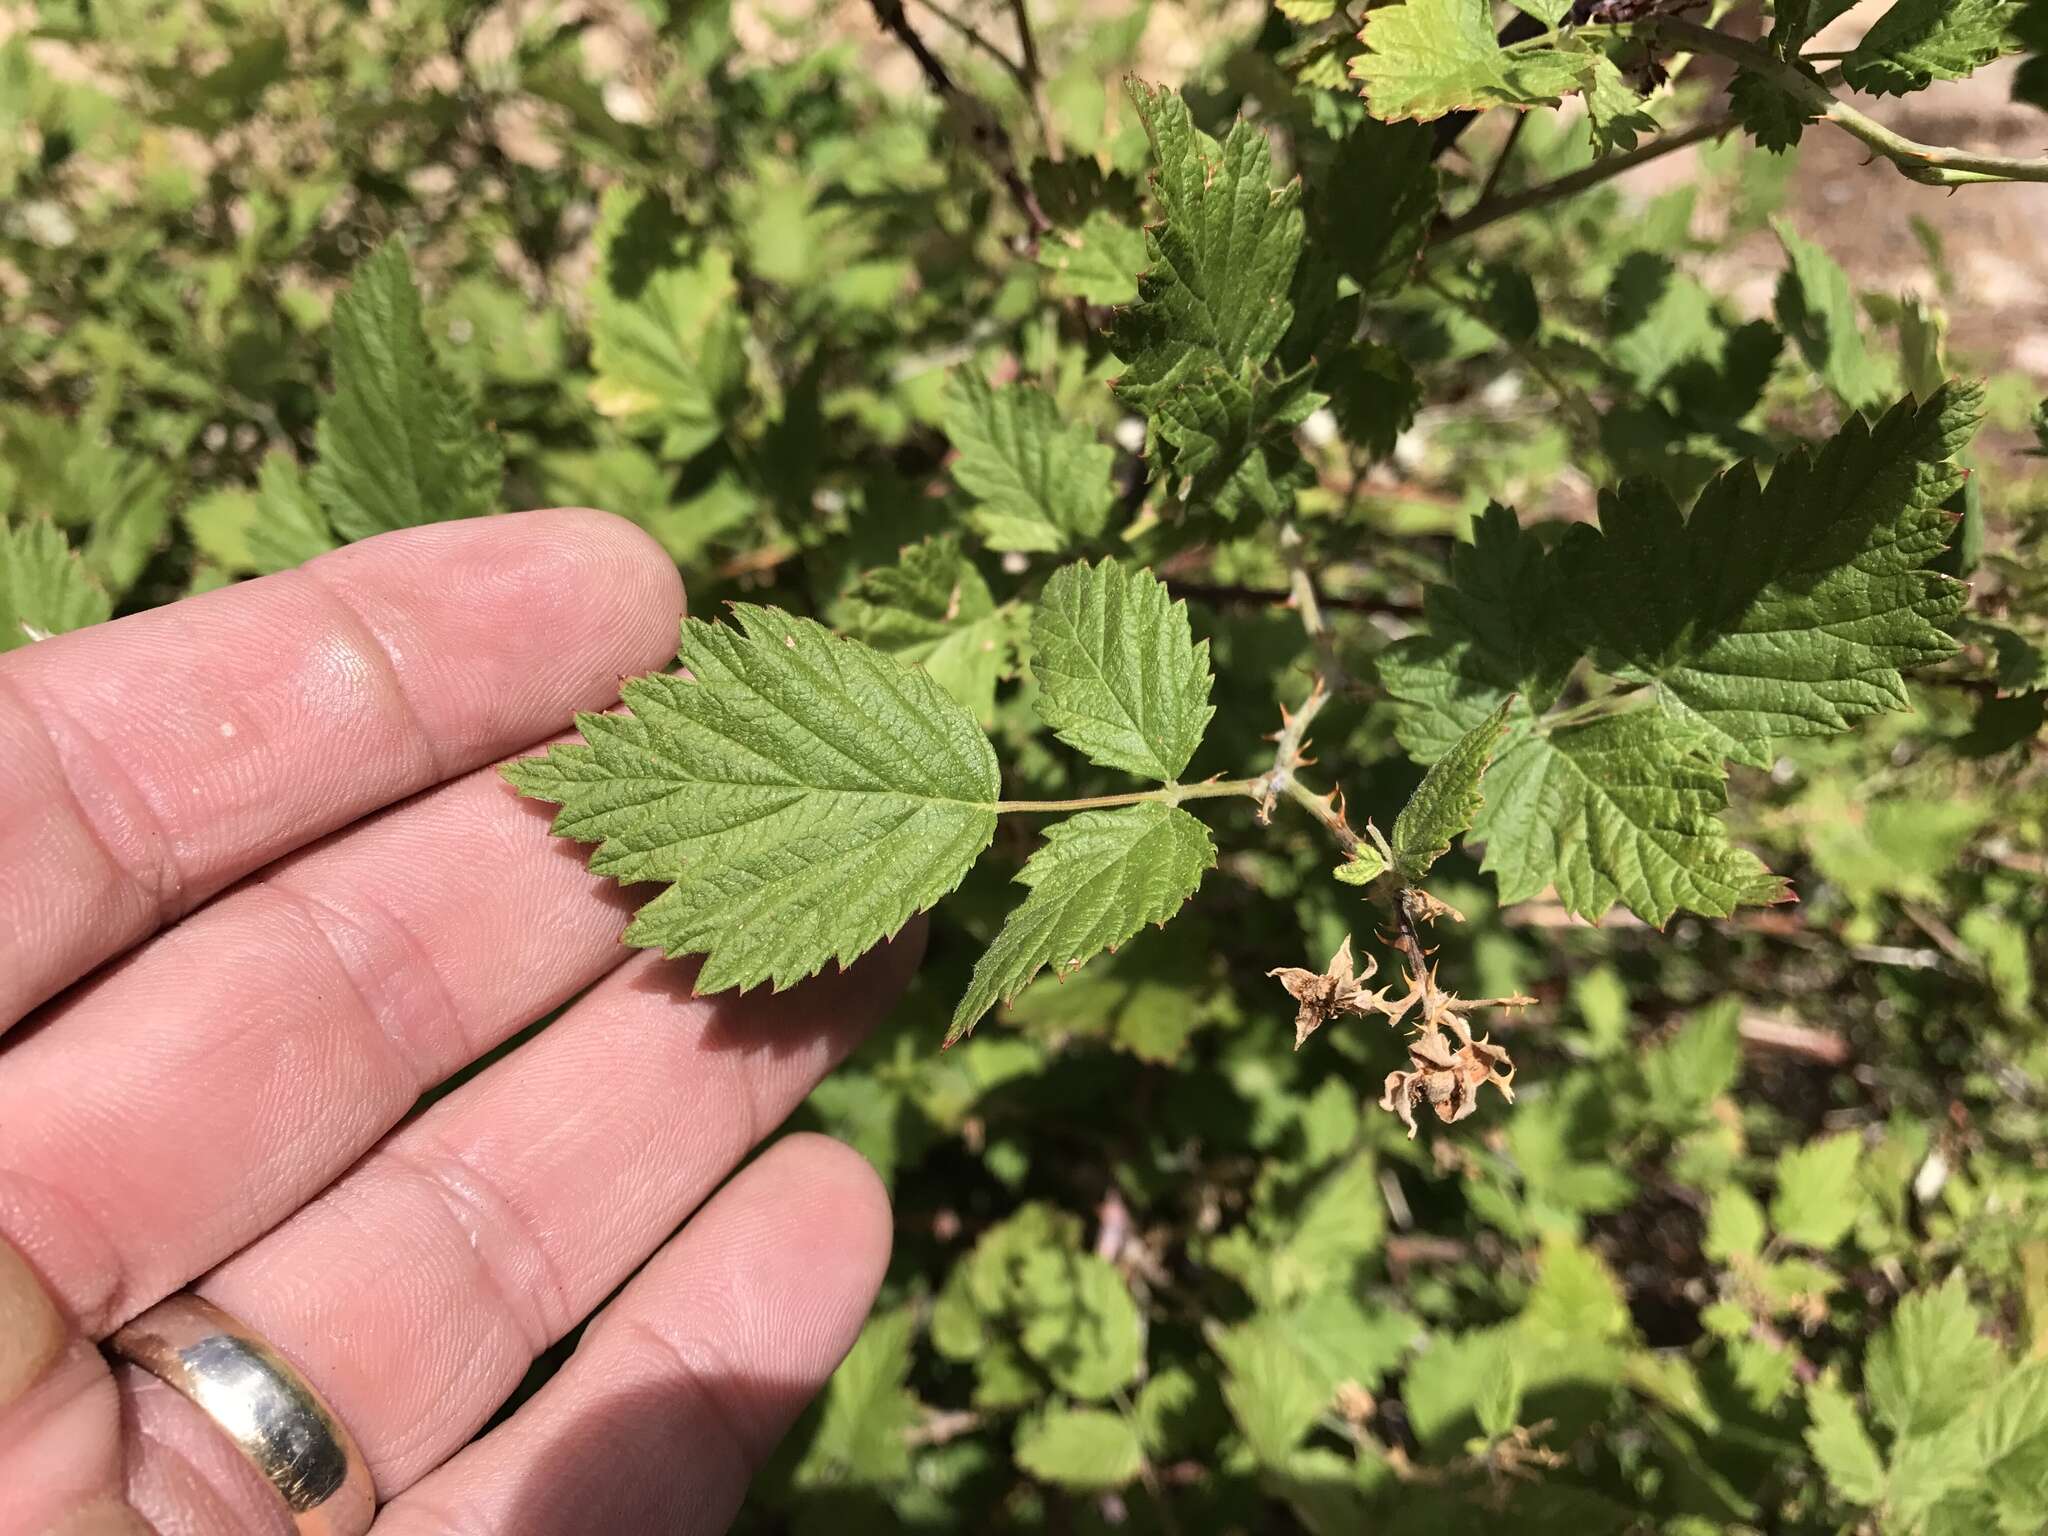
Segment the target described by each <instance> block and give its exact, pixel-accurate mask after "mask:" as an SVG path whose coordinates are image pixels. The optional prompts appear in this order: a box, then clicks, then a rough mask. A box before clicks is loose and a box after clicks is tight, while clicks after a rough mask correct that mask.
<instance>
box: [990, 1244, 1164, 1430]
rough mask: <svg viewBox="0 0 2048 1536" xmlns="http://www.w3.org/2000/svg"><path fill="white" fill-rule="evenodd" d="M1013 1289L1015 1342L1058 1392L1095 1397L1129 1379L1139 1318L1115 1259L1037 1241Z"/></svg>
mask: <svg viewBox="0 0 2048 1536" xmlns="http://www.w3.org/2000/svg"><path fill="white" fill-rule="evenodd" d="M1019 1289H1020V1293H1021V1306H1020V1308H1019V1311H1018V1316H1019V1319H1020V1320H1021V1322H1022V1324H1023V1329H1022V1332H1021V1333H1020V1335H1019V1342H1021V1343H1022V1345H1023V1347H1024V1353H1025V1354H1027V1355H1029V1356H1030V1357H1031V1358H1032V1359H1033V1360H1035V1361H1037V1362H1038V1364H1039V1365H1041V1366H1043V1367H1044V1368H1045V1373H1046V1374H1047V1375H1048V1376H1050V1377H1051V1378H1052V1379H1053V1383H1054V1385H1056V1386H1058V1387H1059V1389H1060V1390H1061V1391H1063V1392H1066V1393H1068V1394H1070V1395H1071V1396H1074V1397H1079V1398H1087V1399H1091V1400H1096V1401H1100V1400H1102V1399H1105V1398H1108V1397H1111V1396H1113V1395H1115V1394H1116V1393H1118V1392H1120V1391H1122V1390H1123V1389H1124V1388H1125V1387H1127V1386H1129V1385H1130V1384H1131V1382H1132V1381H1133V1380H1135V1379H1136V1377H1137V1374H1138V1368H1139V1366H1140V1365H1142V1364H1143V1363H1144V1337H1145V1329H1144V1323H1143V1322H1142V1320H1141V1319H1140V1318H1139V1316H1138V1304H1137V1303H1136V1302H1134V1301H1133V1300H1131V1292H1130V1288H1129V1287H1128V1286H1127V1285H1125V1284H1124V1277H1123V1276H1122V1275H1120V1274H1119V1273H1117V1270H1116V1266H1115V1265H1113V1264H1111V1263H1109V1262H1108V1261H1107V1260H1105V1259H1099V1258H1097V1257H1096V1256H1095V1255H1094V1254H1092V1253H1073V1252H1070V1251H1062V1250H1059V1249H1051V1248H1041V1249H1038V1250H1037V1251H1035V1252H1033V1253H1032V1254H1030V1255H1028V1256H1027V1257H1026V1259H1025V1261H1024V1265H1023V1269H1022V1279H1021V1284H1020V1287H1019Z"/></svg>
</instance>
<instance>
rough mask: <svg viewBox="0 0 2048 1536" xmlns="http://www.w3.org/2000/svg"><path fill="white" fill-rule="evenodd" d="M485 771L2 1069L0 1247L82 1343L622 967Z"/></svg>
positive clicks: (117, 981)
mask: <svg viewBox="0 0 2048 1536" xmlns="http://www.w3.org/2000/svg"><path fill="white" fill-rule="evenodd" d="M546 834H547V814H546V810H545V808H543V807H541V806H538V805H536V804H535V803H534V802H532V801H524V800H521V799H519V798H518V796H517V795H515V794H514V793H513V791H512V789H511V787H510V786H509V785H507V784H506V783H505V782H504V781H503V780H502V779H501V778H500V777H499V776H498V774H497V773H496V771H495V770H493V769H485V770H482V771H481V772H479V773H476V774H472V775H470V776H469V777H467V778H464V779H460V780H457V781H456V782H455V783H453V784H448V785H444V786H442V787H441V788H439V789H436V790H433V791H430V792H429V793H427V794H425V795H421V796H418V797H416V798H414V799H412V800H409V801H407V802H406V803H405V804H404V805H401V806H398V807H396V808H394V809H392V810H391V811H388V812H386V813H385V814H383V815H381V816H378V817H376V818H374V819H372V820H370V821H368V822H365V823H363V824H362V825H361V826H358V827H355V828H352V829H350V830H349V831H348V832H346V833H343V834H341V835H340V836H338V837H335V838H332V839H330V840H329V841H327V842H325V843H323V844H321V845H319V846H318V847H315V848H310V849H306V850H304V851H302V852H300V853H298V854H296V855H294V856H293V857H291V858H290V859H287V860H286V861H284V862H283V863H281V864H278V865H276V866H273V867H272V868H271V869H269V870H266V871H265V872H264V873H263V874H262V875H261V876H260V877H258V878H257V879H255V880H253V881H250V882H248V883H247V884H245V885H243V886H242V887H240V888H239V889H237V890H235V891H232V892H230V893H229V894H227V895H226V896H223V897H221V898H220V899H219V900H217V901H215V902H213V903H212V904H210V905H209V906H208V907H207V908H206V909H205V910H203V911H201V912H198V913H195V914H194V915H193V916H192V917H190V918H188V919H187V920H186V921H184V922H182V923H180V924H179V925H178V926H177V927H175V928H173V929H171V930H170V931H169V932H168V933H166V934H164V935H162V936H161V937H159V938H158V939H156V940H155V941H154V942H152V943H150V944H148V945H145V946H144V947H143V948H142V949H141V950H140V951H138V952H137V953H135V954H134V955H131V956H129V957H128V958H127V959H126V960H124V961H123V962H121V963H120V964H118V965H116V966H114V967H113V968H111V969H110V970H109V971H108V972H107V973H106V974H105V975H103V976H101V977H100V978H98V979H97V980H95V981H94V982H93V983H91V984H90V985H89V986H87V987H85V988H84V989H82V990H80V991H78V992H74V993H72V994H70V995H69V996H67V997H66V998H64V999H62V1000H61V1002H60V1004H59V1005H57V1006H56V1007H55V1008H54V1009H52V1010H51V1011H50V1012H48V1013H47V1014H46V1015H45V1016H44V1017H41V1018H39V1019H38V1020H37V1021H36V1022H35V1023H34V1024H33V1025H32V1026H31V1027H29V1028H28V1029H25V1030H22V1031H19V1032H17V1034H16V1035H15V1037H14V1038H13V1040H12V1042H11V1045H10V1048H9V1049H8V1050H7V1052H6V1054H5V1055H4V1056H0V1126H5V1127H6V1133H5V1136H4V1141H5V1144H6V1153H5V1155H4V1156H0V1234H6V1235H8V1236H10V1237H12V1238H13V1240H14V1241H15V1242H16V1243H17V1244H19V1245H20V1246H21V1247H22V1248H23V1250H24V1251H25V1252H27V1253H28V1254H29V1255H30V1257H31V1259H32V1260H33V1261H34V1262H35V1264H36V1265H37V1267H38V1269H39V1270H41V1272H42V1273H43V1275H44V1276H45V1278H46V1279H47V1280H48V1282H49V1284H50V1285H51V1286H52V1288H53V1290H54V1291H55V1293H56V1294H57V1295H58V1297H59V1299H60V1300H61V1301H62V1302H63V1304H64V1305H65V1307H66V1308H67V1310H68V1311H69V1312H70V1313H71V1315H72V1316H73V1317H74V1318H75V1319H77V1321H78V1323H79V1325H80V1327H82V1328H83V1329H85V1330H86V1331H87V1332H88V1333H90V1334H92V1335H93V1336H95V1337H99V1336H104V1335H105V1334H107V1333H110V1332H112V1331H113V1329H114V1328H115V1327H116V1326H118V1325H119V1324H120V1323H122V1322H124V1321H126V1320H127V1319H128V1318H129V1317H132V1316H133V1315H134V1314H135V1313H137V1312H139V1311H140V1310H142V1308H144V1307H146V1306H148V1305H149V1304H150V1303H152V1302H154V1301H157V1300H160V1299H161V1298H162V1297H163V1296H164V1295H166V1294H168V1293H169V1292H170V1291H172V1290H174V1289H176V1288H177V1287H178V1286H180V1285H182V1284H184V1283H185V1282H186V1281H188V1280H190V1279H191V1278H192V1277H193V1276H195V1275H197V1274H200V1273H202V1272H203V1271H205V1270H206V1269H208V1268H210V1267H211V1266H213V1265H214V1264H217V1263H219V1262H220V1261H221V1260H222V1259H224V1258H226V1257H227V1256H228V1255H229V1254H232V1253H234V1252H235V1251H237V1250H238V1249H240V1248H242V1247H244V1246H245V1245H247V1244H248V1243H249V1242H251V1241H252V1240H253V1239H255V1238H256V1237H257V1236H258V1235H260V1234H261V1233H262V1232H264V1231H266V1230H267V1229H268V1228H270V1227H271V1226H274V1225H275V1224H276V1223H277V1222H279V1221H281V1220H283V1219H284V1217H285V1216H287V1215H288V1214H290V1213H291V1212H292V1211H294V1210H296V1209H297V1208H298V1207H299V1206H301V1205H303V1204H304V1203H305V1202H306V1201H307V1200H309V1199H311V1198H312V1197H313V1195H315V1194H316V1193H317V1192H318V1191H320V1190H321V1189H323V1188H325V1187H326V1186H327V1185H328V1184H329V1183H331V1182H332V1181H333V1180H334V1178H335V1177H336V1176H337V1175H338V1174H340V1173H341V1172H342V1170H344V1169H345V1168H347V1167H348V1165H349V1164H350V1163H352V1162H354V1161H355V1160H356V1159H357V1158H358V1157H359V1156H361V1155H362V1153H363V1152H364V1151H366V1150H367V1149H368V1148H369V1147H370V1146H371V1145H373V1144H374V1143H375V1142H376V1140H377V1138H378V1137H379V1136H381V1135H383V1134H384V1132H385V1131H387V1130H389V1129H390V1128H391V1126H393V1125H395V1124H396V1123H397V1122H398V1120H399V1119H400V1117H401V1116H403V1115H404V1114H405V1113H406V1112H407V1111H408V1110H409V1109H411V1108H412V1106H413V1105H414V1103H415V1102H417V1100H418V1098H419V1096H420V1095H421V1093H423V1092H424V1091H425V1090H427V1089H428V1088H430V1087H432V1086H433V1085H435V1084H436V1083H439V1082H442V1081H444V1080H446V1079H447V1078H448V1077H449V1076H450V1075H451V1074H452V1073H454V1072H455V1071H456V1070H457V1069H458V1068H460V1067H461V1066H463V1065H464V1064H466V1063H467V1062H469V1061H471V1060H473V1059H475V1057H477V1056H478V1055H480V1054H481V1053H482V1052H484V1051H486V1050H488V1049H489V1048H491V1047H492V1046H494V1045H496V1044H497V1043H499V1042H500V1041H502V1040H504V1039H505V1038H506V1037H508V1036H509V1035H511V1034H512V1033H513V1032H514V1031H515V1030H517V1029H519V1028H521V1027H523V1026H524V1025H526V1024H529V1023H531V1022H532V1021H533V1020H535V1019H537V1018H539V1017H541V1016H542V1015H543V1014H545V1013H546V1012H548V1011H549V1010H550V1009H552V1008H555V1007H558V1006H560V1005H561V1004H562V1003H564V1002H566V1001H567V1000H568V999H569V998H571V997H573V996H574V995H575V994H576V993H578V992H579V991H581V990H582V989H583V988H585V987H586V986H588V985H589V984H590V983H591V982H593V981H595V980H596V979H597V978H598V977H600V976H602V975H604V974H605V972H607V971H608V970H611V969H612V968H613V967H615V966H617V965H618V964H620V963H621V962H622V961H624V960H625V959H626V958H627V956H628V955H629V954H630V953H631V951H629V950H627V949H625V948H624V947H622V946H621V945H620V943H619V933H620V931H621V930H622V928H623V927H624V926H625V922H626V916H627V913H628V912H629V911H630V909H631V907H632V905H633V902H634V899H635V896H634V893H632V892H630V891H625V890H622V889H621V888H620V887H618V886H617V885H614V884H613V883H612V882H610V881H607V880H601V879H599V878H597V877H596V876H594V875H592V874H591V873H590V872H589V870H588V868H586V867H585V864H584V861H583V858H582V855H581V851H580V850H579V849H578V848H577V847H576V846H575V845H574V844H572V843H569V842H566V841H563V840H561V839H558V838H550V837H548V836H547V835H546Z"/></svg>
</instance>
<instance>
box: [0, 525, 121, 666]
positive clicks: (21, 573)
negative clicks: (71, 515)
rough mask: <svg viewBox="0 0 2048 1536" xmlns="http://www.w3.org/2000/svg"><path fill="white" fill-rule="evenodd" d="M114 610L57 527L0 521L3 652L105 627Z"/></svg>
mask: <svg viewBox="0 0 2048 1536" xmlns="http://www.w3.org/2000/svg"><path fill="white" fill-rule="evenodd" d="M113 611H114V605H113V604H112V602H110V601H109V600H108V598H107V594H106V592H105V590H104V589H102V588H101V587H100V586H99V584H98V583H96V582H95V581H94V580H93V579H92V577H91V576H90V575H88V574H87V573H86V569H85V565H84V563H83V562H82V561H81V560H80V559H79V558H78V556H77V555H76V554H74V553H73V552H72V549H71V541H70V540H68V539H66V538H65V537H64V534H63V532H62V531H61V530H60V529H59V528H58V527H57V525H56V524H55V523H53V522H51V521H50V520H49V519H48V518H45V517H35V518H30V519H29V520H28V521H27V522H24V523H21V524H19V525H17V526H15V527H11V528H10V527H9V526H8V525H7V524H6V523H5V522H0V652H4V651H11V650H14V649H15V648H16V647H18V646H24V645H28V644H30V643H31V642H33V641H36V640H41V639H44V638H46V637H48V636H50V635H61V634H64V633H66V632H68V631H70V630H74V629H84V628H85V627H86V626H87V625H88V624H99V623H102V622H104V621H105V620H106V619H107V618H109V617H110V616H111V615H112V613H113Z"/></svg>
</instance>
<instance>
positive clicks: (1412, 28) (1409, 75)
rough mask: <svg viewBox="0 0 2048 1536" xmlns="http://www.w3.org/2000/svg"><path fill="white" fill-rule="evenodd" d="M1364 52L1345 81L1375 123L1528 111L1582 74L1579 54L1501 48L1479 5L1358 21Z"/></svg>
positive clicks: (1408, 2) (1416, 2) (1410, 10)
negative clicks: (1357, 89) (1359, 87)
mask: <svg viewBox="0 0 2048 1536" xmlns="http://www.w3.org/2000/svg"><path fill="white" fill-rule="evenodd" d="M1359 38H1360V41H1362V42H1363V43H1364V44H1365V47H1366V51H1365V52H1364V53H1361V54H1359V55H1358V56H1357V57H1355V58H1353V59H1352V61H1351V73H1352V75H1353V77H1354V78H1356V79H1357V80H1359V81H1361V82H1362V83H1363V84H1364V86H1365V100H1366V106H1367V109H1368V110H1369V111H1370V112H1371V113H1372V115H1373V116H1374V117H1376V118H1379V119H1380V120H1381V121H1382V122H1393V121H1396V120H1398V119H1402V118H1413V119H1415V120H1416V121H1418V122H1426V121H1428V120H1429V119H1431V118H1437V117H1442V116H1443V115H1444V114H1445V113H1446V112H1456V111H1459V110H1461V109H1465V108H1474V109H1484V108H1486V107H1534V106H1544V105H1547V104H1549V103H1551V102H1555V101H1556V100H1558V98H1560V97H1562V96H1564V95H1567V94H1569V93H1570V92H1572V91H1575V90H1577V89H1578V88H1579V86H1580V84H1581V83H1582V80H1583V76H1584V72H1585V71H1586V69H1587V67H1588V62H1589V61H1588V58H1587V56H1586V55H1585V54H1584V53H1582V52H1579V51H1576V50H1571V51H1567V50H1565V49H1561V48H1557V47H1551V46H1538V47H1533V48H1531V47H1521V48H1517V49H1514V50H1513V51H1510V50H1507V49H1504V48H1502V47H1501V45H1500V43H1499V41H1498V40H1497V39H1496V38H1495V36H1494V29H1493V8H1492V7H1491V6H1490V5H1488V4H1487V3H1486V0H1404V3H1403V4H1400V5H1382V6H1377V7H1375V8H1374V9H1372V10H1370V11H1368V12H1367V13H1366V18H1365V30H1364V31H1363V32H1362V33H1360V34H1359Z"/></svg>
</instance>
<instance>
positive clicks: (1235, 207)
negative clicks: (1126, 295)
mask: <svg viewBox="0 0 2048 1536" xmlns="http://www.w3.org/2000/svg"><path fill="white" fill-rule="evenodd" d="M1130 96H1131V101H1132V103H1133V105H1134V106H1135V107H1136V108H1137V111H1138V116H1139V118H1140V120H1141V121H1143V123H1144V124H1145V131H1146V134H1147V135H1148V136H1149V138H1150V139H1151V143H1152V152H1153V156H1154V159H1155V165H1154V169H1153V172H1152V177H1151V184H1152V188H1153V191H1154V193H1155V195H1156V196H1157V197H1158V199H1159V203H1160V207H1161V209H1162V211H1163V213H1164V214H1165V218H1164V220H1163V221H1162V222H1161V223H1160V224H1158V225H1155V226H1154V227H1152V228H1151V229H1149V230H1147V231H1146V237H1147V238H1146V254H1147V256H1148V257H1149V258H1150V265H1149V267H1148V268H1147V270H1146V271H1145V273H1144V274H1143V276H1142V277H1141V278H1140V280H1139V285H1138V287H1139V292H1138V303H1137V305H1136V306H1135V308H1134V309H1133V310H1132V311H1131V312H1130V313H1129V314H1128V315H1127V316H1122V317H1119V322H1118V327H1117V331H1116V337H1115V340H1116V346H1117V352H1118V355H1119V356H1122V357H1124V358H1125V359H1127V360H1128V361H1129V363H1130V365H1131V366H1130V368H1129V370H1128V371H1127V372H1126V374H1125V375H1124V377H1123V378H1121V379H1119V380H1118V381H1117V390H1118V393H1120V394H1123V395H1125V396H1127V397H1135V396H1138V395H1141V394H1143V393H1144V392H1146V391H1149V390H1151V389H1155V388H1157V387H1159V384H1160V382H1161V381H1162V380H1163V379H1164V378H1165V377H1166V376H1167V375H1168V374H1170V373H1172V372H1173V371H1174V369H1175V368H1176V367H1177V366H1178V365H1179V364H1181V363H1182V361H1183V360H1184V359H1185V358H1186V356H1187V354H1188V353H1190V352H1200V353H1203V354H1206V359H1207V360H1208V361H1210V362H1212V363H1213V364H1214V365H1215V366H1217V367H1220V368H1222V369H1223V370H1224V371H1225V372H1227V373H1231V374H1235V373H1237V372H1238V370H1239V369H1240V368H1241V367H1242V366H1243V365H1244V364H1247V363H1250V364H1253V365H1257V364H1259V363H1263V362H1264V361H1265V360H1266V359H1267V358H1269V357H1270V356H1272V354H1273V349H1274V348H1275V347H1277V346H1278V345H1279V344H1280V338H1281V337H1282V336H1284V335H1286V334H1287V326H1288V323H1289V321H1290V320H1291V319H1292V318H1293V309H1292V306H1291V305H1290V304H1289V303H1288V300H1287V294H1288V287H1289V284H1290V283H1291V281H1292V280H1293V277H1294V267H1295V263H1296V262H1297V261H1298V260H1299V259H1300V256H1301V241H1302V215H1301V209H1300V206H1299V205H1300V202H1301V187H1300V184H1299V183H1298V182H1289V183H1288V184H1287V185H1286V186H1283V187H1275V186H1274V185H1273V175H1272V167H1273V151H1272V146H1271V145H1270V144H1269V143H1268V142H1267V140H1266V136H1265V134H1264V133H1263V132H1262V131H1261V130H1260V129H1258V128H1257V127H1256V126H1254V125H1253V124H1251V123H1248V122H1244V121H1242V120H1240V121H1238V122H1236V123H1234V124H1232V125H1231V129H1230V132H1229V134H1228V135H1226V136H1225V138H1224V140H1223V142H1222V143H1221V144H1220V145H1219V144H1218V143H1217V142H1216V141H1215V140H1214V139H1212V138H1210V137H1209V136H1208V135H1207V134H1205V133H1203V132H1201V131H1200V130H1199V129H1197V128H1196V127H1195V125H1194V120H1193V118H1191V117H1190V116H1189V114H1188V108H1187V103H1186V102H1184V101H1182V100H1181V98H1180V97H1179V95H1178V94H1177V93H1175V92H1172V91H1168V90H1163V89H1159V88H1156V87H1153V86H1149V85H1147V84H1145V83H1144V82H1143V81H1140V80H1133V81H1131V82H1130Z"/></svg>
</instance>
